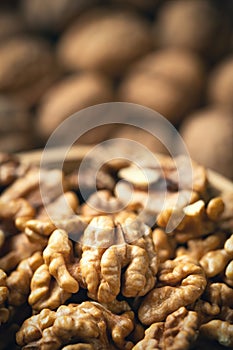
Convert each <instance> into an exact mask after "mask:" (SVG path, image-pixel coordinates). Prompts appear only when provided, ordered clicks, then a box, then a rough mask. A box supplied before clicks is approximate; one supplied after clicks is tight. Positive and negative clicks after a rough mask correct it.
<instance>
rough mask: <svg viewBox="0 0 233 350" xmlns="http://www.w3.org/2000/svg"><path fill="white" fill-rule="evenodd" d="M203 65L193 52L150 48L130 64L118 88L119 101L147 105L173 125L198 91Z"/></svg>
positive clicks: (201, 83)
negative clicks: (145, 54)
mask: <svg viewBox="0 0 233 350" xmlns="http://www.w3.org/2000/svg"><path fill="white" fill-rule="evenodd" d="M203 83H204V67H203V64H202V62H201V60H200V59H199V57H196V56H195V54H192V53H190V52H189V51H184V50H177V49H165V50H157V51H154V52H152V53H150V54H148V55H147V56H145V57H143V58H142V59H141V60H140V61H138V62H137V63H135V65H133V66H132V68H131V70H130V72H129V74H128V75H126V78H125V79H124V80H123V82H122V84H121V85H120V88H119V100H121V101H126V102H134V103H138V104H142V105H145V106H148V107H150V108H152V109H154V110H156V111H158V112H159V113H161V114H162V115H163V116H165V117H166V118H167V119H168V120H170V121H171V122H172V123H173V124H177V123H178V122H179V121H180V120H181V119H182V118H183V117H184V116H185V113H186V112H187V111H189V110H191V109H192V108H193V107H195V106H196V105H197V104H198V102H199V100H200V96H201V93H202V88H203Z"/></svg>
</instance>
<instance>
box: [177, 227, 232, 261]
mask: <svg viewBox="0 0 233 350" xmlns="http://www.w3.org/2000/svg"><path fill="white" fill-rule="evenodd" d="M225 240H226V234H225V233H223V232H216V233H213V234H210V235H209V236H207V237H205V238H203V239H190V240H188V242H187V248H185V247H182V246H181V247H178V249H177V250H176V254H177V256H180V255H183V254H184V255H189V256H191V257H192V258H193V259H195V260H197V261H199V260H200V259H201V258H202V257H203V256H204V255H205V254H206V253H208V252H209V251H211V250H215V249H221V248H223V245H224V242H225Z"/></svg>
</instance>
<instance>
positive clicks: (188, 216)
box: [157, 198, 224, 243]
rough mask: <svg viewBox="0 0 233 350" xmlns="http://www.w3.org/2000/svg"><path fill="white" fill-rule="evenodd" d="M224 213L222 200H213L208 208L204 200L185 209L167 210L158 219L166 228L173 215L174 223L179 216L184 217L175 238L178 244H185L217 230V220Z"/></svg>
mask: <svg viewBox="0 0 233 350" xmlns="http://www.w3.org/2000/svg"><path fill="white" fill-rule="evenodd" d="M223 211H224V204H223V201H222V199H221V198H214V199H212V200H211V201H210V202H209V203H208V205H207V208H206V207H205V202H204V201H203V200H198V201H197V202H194V203H192V204H189V205H188V206H186V207H184V208H183V209H180V210H179V209H171V208H168V209H165V210H163V211H162V212H161V213H160V214H159V216H158V219H157V223H158V225H159V226H161V227H166V226H167V225H168V223H169V220H170V218H171V216H172V214H173V221H174V220H176V218H177V215H178V217H179V215H182V216H183V218H182V220H181V222H180V223H179V224H178V226H177V225H175V221H174V227H176V229H175V230H174V232H173V233H174V235H175V238H176V240H177V241H178V242H180V243H184V242H187V241H188V240H190V239H193V238H198V237H200V236H204V235H207V234H210V233H212V232H213V231H214V230H216V228H217V223H216V221H217V219H219V218H220V216H221V214H222V213H223Z"/></svg>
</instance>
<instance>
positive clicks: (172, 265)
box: [0, 154, 233, 350]
mask: <svg viewBox="0 0 233 350" xmlns="http://www.w3.org/2000/svg"><path fill="white" fill-rule="evenodd" d="M182 161H183V160H182V158H181V159H178V160H177V162H182ZM160 162H161V165H162V170H163V172H161V171H160V170H159V169H157V168H155V167H153V164H151V165H149V166H147V167H148V168H149V171H150V173H151V174H152V176H151V177H150V179H151V181H152V182H153V181H155V179H157V180H156V181H159V177H160V176H162V173H163V176H164V177H165V179H166V183H167V191H168V192H167V197H166V201H165V206H164V209H163V210H162V212H157V209H158V203H159V201H161V193H159V191H158V189H156V188H155V189H154V192H153V193H152V199H151V203H150V205H149V207H148V208H147V210H146V213H144V216H142V217H141V216H140V218H139V216H138V214H139V213H140V212H141V211H142V209H143V206H144V205H145V198H146V192H147V191H146V190H147V189H146V185H145V183H144V182H143V181H142V180H140V179H138V180H137V176H134V175H135V174H136V175H137V173H135V171H136V169H135V168H134V166H133V165H130V164H126V163H124V162H114V163H110V164H108V165H106V166H105V167H103V168H102V169H101V170H100V171H99V173H98V176H97V188H98V191H97V192H94V189H93V188H89V187H90V186H89V182H88V177H86V179H87V181H86V187H87V190H88V191H89V193H90V198H89V199H90V201H88V202H83V201H82V199H81V198H80V195H79V188H78V185H77V183H76V182H75V181H74V174H69V175H65V174H63V173H62V172H61V171H59V170H44V171H45V172H46V176H45V177H43V179H46V180H43V181H45V182H46V181H47V184H48V193H49V194H50V196H49V199H50V202H48V207H49V209H50V213H51V212H53V213H55V214H56V213H57V218H58V219H57V222H51V220H50V219H49V217H48V214H47V212H46V211H45V208H44V207H43V204H42V198H41V195H40V189H39V182H38V174H39V169H38V168H36V167H34V166H26V165H23V164H21V163H20V162H19V161H18V160H17V159H15V158H13V157H11V156H8V155H6V154H1V155H0V186H1V195H0V349H43V350H45V349H46V350H50V349H51V350H55V349H63V350H84V349H85V350H96V349H101V350H102V349H103V350H104V349H106V350H109V349H122V350H123V349H134V350H141V349H143V350H145V349H146V350H152V349H161V350H162V349H177V350H178V349H182V350H185V349H203V348H204V347H206V348H209V346H211V349H223V348H227V347H229V348H232V347H233V235H232V233H231V231H232V228H233V215H232V213H233V193H229V192H228V193H219V191H218V190H217V189H216V188H214V187H213V186H211V185H210V183H209V182H208V178H207V175H206V171H205V169H204V168H203V167H201V166H199V165H197V164H195V163H193V174H194V182H193V189H192V190H191V189H190V188H188V185H187V186H185V185H184V186H183V188H181V189H180V192H181V193H180V195H181V196H182V198H183V200H182V201H181V202H182V203H181V202H179V203H180V206H179V208H178V207H176V208H174V203H175V201H176V199H177V195H178V192H177V191H178V190H177V188H178V182H177V172H176V169H175V168H174V163H173V161H172V160H171V159H169V158H167V157H166V158H165V157H163V158H161V159H160ZM119 178H121V179H123V181H122V180H121V182H120V186H122V188H120V189H122V191H121V190H119V191H118V193H117V196H116V183H117V181H118V180H119ZM61 179H62V183H63V187H64V196H62V197H56V194H55V193H53V192H52V191H49V183H50V182H51V181H50V180H52V181H53V182H55V183H56V181H60V180H61ZM44 185H45V186H46V183H45V184H44ZM84 185H85V184H84ZM129 185H132V186H133V187H134V195H133V196H132V197H131V200H130V201H128V202H127V204H125V194H126V193H127V191H128V186H129ZM88 186H89V187H88ZM188 198H191V200H190V201H189V202H188ZM64 201H67V202H68V203H69V208H68V207H66V206H65V205H64ZM88 203H90V204H91V203H92V204H94V206H93V205H90V204H88ZM122 203H123V204H124V205H126V206H125V208H124V209H123V210H122V209H121V207H122ZM174 210H176V211H180V212H183V214H184V215H183V219H182V221H181V222H180V223H179V224H178V226H177V227H176V228H175V229H174V230H173V231H172V232H171V233H169V234H167V233H165V230H164V228H165V227H166V225H167V223H168V220H169V218H170V217H171V214H172V213H173V211H174ZM72 211H74V212H75V213H77V215H75V216H74V215H72ZM110 211H112V214H111V215H110V214H108V213H109V212H110ZM153 215H157V222H156V224H154V225H153V226H152V228H150V227H149V225H147V223H149V221H150V218H151V217H152V216H153ZM56 225H57V227H59V228H57V227H56ZM112 232H114V235H113V234H111V233H112ZM90 242H92V243H93V242H95V244H94V245H93V244H92V245H90V244H88V243H90Z"/></svg>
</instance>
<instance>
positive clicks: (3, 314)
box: [0, 269, 9, 326]
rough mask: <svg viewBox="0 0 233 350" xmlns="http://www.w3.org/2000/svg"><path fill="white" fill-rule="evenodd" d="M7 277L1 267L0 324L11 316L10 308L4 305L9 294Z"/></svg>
mask: <svg viewBox="0 0 233 350" xmlns="http://www.w3.org/2000/svg"><path fill="white" fill-rule="evenodd" d="M6 279H7V275H6V273H5V272H4V271H3V270H2V269H0V326H1V324H2V323H5V322H7V320H8V318H9V310H8V309H7V308H6V307H5V306H4V303H5V301H6V300H7V298H8V294H9V290H8V287H7V283H6Z"/></svg>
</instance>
